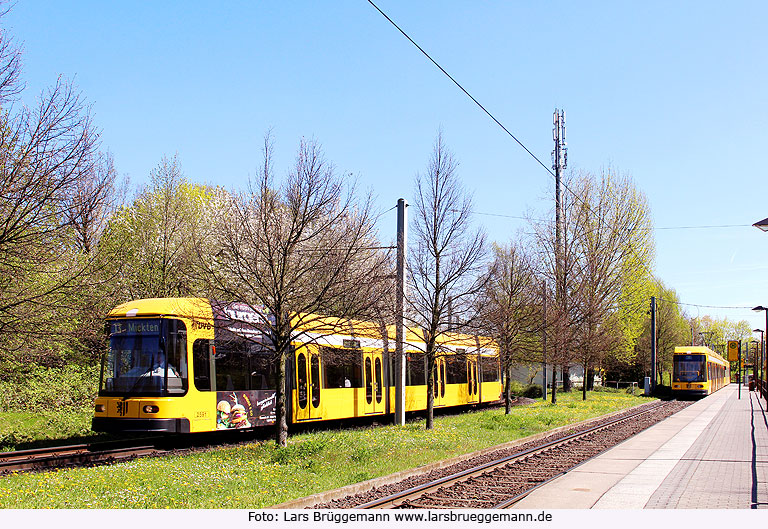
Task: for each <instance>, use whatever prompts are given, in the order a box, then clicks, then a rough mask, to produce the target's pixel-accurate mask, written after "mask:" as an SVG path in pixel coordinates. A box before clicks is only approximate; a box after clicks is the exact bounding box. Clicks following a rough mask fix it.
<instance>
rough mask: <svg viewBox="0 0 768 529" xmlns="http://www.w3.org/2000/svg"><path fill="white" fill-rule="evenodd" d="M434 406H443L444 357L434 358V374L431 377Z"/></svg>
mask: <svg viewBox="0 0 768 529" xmlns="http://www.w3.org/2000/svg"><path fill="white" fill-rule="evenodd" d="M433 379H434V382H435V383H434V387H433V388H432V391H434V397H435V406H436V407H437V406H445V357H444V356H438V357H437V358H435V372H434V375H433Z"/></svg>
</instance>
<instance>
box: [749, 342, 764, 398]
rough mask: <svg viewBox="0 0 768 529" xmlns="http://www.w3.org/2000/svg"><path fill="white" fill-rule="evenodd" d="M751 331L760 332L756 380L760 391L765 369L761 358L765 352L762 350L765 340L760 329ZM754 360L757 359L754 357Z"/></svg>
mask: <svg viewBox="0 0 768 529" xmlns="http://www.w3.org/2000/svg"><path fill="white" fill-rule="evenodd" d="M752 332H759V333H760V355H759V356H760V367H759V368H758V369H759V370H758V376H757V381H758V388H760V391H762V388H763V382H764V381H763V378H765V371H764V370H763V358H764V357H765V356H764V355H765V353H764V352H763V351H765V342H764V341H763V340H764V338H765V333H764V332H763V330H762V329H752ZM755 356H758V355H757V354H756V355H755ZM755 361H757V359H755Z"/></svg>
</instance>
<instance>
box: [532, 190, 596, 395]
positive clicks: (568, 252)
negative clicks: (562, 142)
mask: <svg viewBox="0 0 768 529" xmlns="http://www.w3.org/2000/svg"><path fill="white" fill-rule="evenodd" d="M566 187H567V186H566ZM562 203H563V208H562V218H561V226H562V241H561V244H560V247H559V248H558V244H557V240H556V237H555V223H554V222H546V223H538V224H534V237H535V239H536V242H537V245H536V247H537V251H538V255H537V263H538V267H539V270H538V273H539V275H540V276H542V277H543V278H544V279H545V283H546V288H547V291H546V292H545V294H544V295H545V296H546V299H547V321H546V330H545V332H546V336H547V343H548V344H549V347H548V359H547V360H548V363H550V364H551V365H552V392H551V400H552V403H553V404H554V403H556V402H557V369H558V367H561V368H562V367H566V368H567V367H568V366H570V364H571V362H572V361H573V354H574V351H573V349H574V346H575V344H576V339H577V337H576V333H577V330H578V326H579V325H580V323H581V320H580V314H579V313H578V312H577V311H576V307H577V304H578V303H579V299H580V298H581V295H582V290H583V289H584V288H585V286H584V285H583V284H582V283H581V282H580V281H579V280H578V278H577V277H576V275H575V274H574V273H573V272H574V269H575V267H576V263H577V261H578V259H579V255H578V252H577V250H578V247H577V246H576V245H575V244H574V242H573V237H572V234H573V231H574V230H573V228H572V224H573V222H574V217H573V204H575V203H576V201H575V199H574V196H573V195H572V194H568V193H566V194H564V195H563V201H562ZM563 375H564V378H565V377H567V369H564V371H563ZM563 386H564V387H566V382H565V380H564V381H563Z"/></svg>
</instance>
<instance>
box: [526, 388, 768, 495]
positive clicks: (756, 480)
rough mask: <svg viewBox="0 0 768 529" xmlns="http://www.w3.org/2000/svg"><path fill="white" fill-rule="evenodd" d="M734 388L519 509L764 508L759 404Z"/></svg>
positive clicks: (766, 452)
mask: <svg viewBox="0 0 768 529" xmlns="http://www.w3.org/2000/svg"><path fill="white" fill-rule="evenodd" d="M738 393H739V392H738V387H737V386H736V385H735V384H732V385H730V386H726V387H725V388H723V389H722V390H720V391H718V392H717V393H715V394H714V395H710V396H709V397H707V398H705V399H701V400H700V401H697V402H695V403H694V404H692V405H691V406H689V407H688V408H686V409H685V410H683V411H681V412H680V413H677V414H675V415H673V416H672V417H669V418H667V419H665V420H664V421H662V422H661V423H659V424H657V425H655V426H653V427H651V428H649V429H647V430H645V431H644V432H641V433H639V434H638V435H636V436H634V437H632V438H630V439H628V440H626V441H624V442H623V443H621V444H619V445H618V446H616V447H614V448H613V449H611V450H608V451H607V452H604V453H603V454H601V455H599V456H597V457H596V458H594V459H592V460H591V461H589V462H587V463H585V464H583V465H581V466H579V467H577V468H576V469H574V470H572V471H570V472H568V473H566V474H565V475H563V476H561V477H560V478H558V479H556V480H553V481H552V482H551V483H549V484H547V485H545V486H543V487H541V488H539V489H538V490H536V491H534V492H533V493H532V494H530V495H529V496H528V497H527V498H525V499H523V500H522V501H521V502H520V503H518V504H517V505H516V507H517V508H521V509H750V508H752V509H755V508H764V507H768V415H767V414H766V405H765V400H764V399H761V398H760V397H759V396H758V394H757V393H756V392H750V391H747V390H746V388H744V387H742V390H741V398H739V397H738Z"/></svg>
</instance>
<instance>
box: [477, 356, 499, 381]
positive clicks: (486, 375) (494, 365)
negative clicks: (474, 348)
mask: <svg viewBox="0 0 768 529" xmlns="http://www.w3.org/2000/svg"><path fill="white" fill-rule="evenodd" d="M480 370H481V371H482V374H483V382H498V381H499V361H498V358H496V357H487V356H481V357H480Z"/></svg>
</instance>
